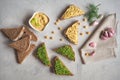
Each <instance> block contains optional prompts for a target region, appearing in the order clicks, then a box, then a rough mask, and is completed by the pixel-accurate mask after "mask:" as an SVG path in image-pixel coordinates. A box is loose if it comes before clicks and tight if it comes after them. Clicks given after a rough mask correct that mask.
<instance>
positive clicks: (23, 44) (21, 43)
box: [9, 36, 30, 52]
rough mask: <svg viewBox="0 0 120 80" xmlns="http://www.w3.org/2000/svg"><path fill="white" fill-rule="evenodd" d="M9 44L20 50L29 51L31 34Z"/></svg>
mask: <svg viewBox="0 0 120 80" xmlns="http://www.w3.org/2000/svg"><path fill="white" fill-rule="evenodd" d="M9 46H10V47H12V48H14V49H16V50H18V51H20V52H24V51H27V50H28V48H29V46H30V36H26V37H25V38H22V39H21V40H18V41H16V42H12V43H11V44H9Z"/></svg>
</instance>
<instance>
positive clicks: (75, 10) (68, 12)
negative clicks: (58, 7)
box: [60, 4, 85, 20]
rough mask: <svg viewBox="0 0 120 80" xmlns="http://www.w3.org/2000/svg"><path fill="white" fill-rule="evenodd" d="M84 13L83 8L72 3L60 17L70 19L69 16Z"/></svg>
mask: <svg viewBox="0 0 120 80" xmlns="http://www.w3.org/2000/svg"><path fill="white" fill-rule="evenodd" d="M84 13H85V12H84V11H83V10H81V9H80V8H79V7H77V6H75V5H73V4H72V5H70V6H69V7H68V8H67V9H66V11H65V12H64V14H63V15H62V16H61V17H60V20H64V19H69V18H72V17H76V16H81V15H83V14H84Z"/></svg>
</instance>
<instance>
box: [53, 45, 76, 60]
mask: <svg viewBox="0 0 120 80" xmlns="http://www.w3.org/2000/svg"><path fill="white" fill-rule="evenodd" d="M55 51H56V52H57V53H59V54H61V55H63V56H65V57H67V58H68V59H70V60H75V54H74V51H73V49H72V47H71V46H70V45H65V46H62V47H59V48H57V49H55Z"/></svg>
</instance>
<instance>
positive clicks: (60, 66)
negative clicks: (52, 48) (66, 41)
mask: <svg viewBox="0 0 120 80" xmlns="http://www.w3.org/2000/svg"><path fill="white" fill-rule="evenodd" d="M54 71H55V74H57V75H67V76H73V74H72V72H71V71H70V70H69V69H68V68H67V67H66V66H65V65H64V63H63V62H62V61H61V60H60V59H59V58H58V57H55V58H54Z"/></svg>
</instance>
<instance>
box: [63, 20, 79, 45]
mask: <svg viewBox="0 0 120 80" xmlns="http://www.w3.org/2000/svg"><path fill="white" fill-rule="evenodd" d="M79 25H80V23H79V21H76V22H74V23H73V24H72V25H71V26H69V27H68V28H67V29H66V31H65V33H64V34H65V36H66V37H67V38H68V39H69V41H70V42H72V43H73V44H78V26H79Z"/></svg>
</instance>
